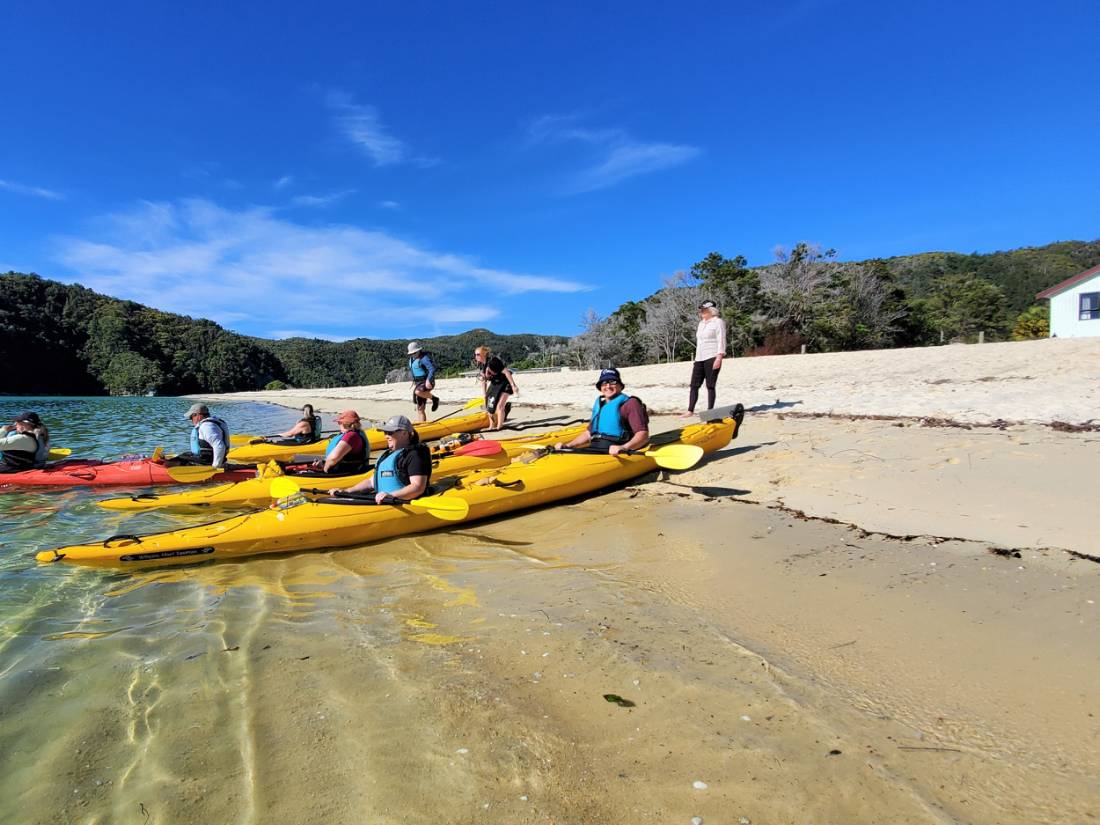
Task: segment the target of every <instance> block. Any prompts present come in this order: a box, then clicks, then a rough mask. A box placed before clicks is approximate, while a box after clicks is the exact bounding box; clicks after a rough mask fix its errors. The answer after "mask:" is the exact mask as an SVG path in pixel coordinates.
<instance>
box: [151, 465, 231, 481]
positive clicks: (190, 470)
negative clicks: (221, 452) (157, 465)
mask: <svg viewBox="0 0 1100 825" xmlns="http://www.w3.org/2000/svg"><path fill="white" fill-rule="evenodd" d="M164 471H165V472H166V473H168V475H170V476H171V477H172V480H173V481H175V482H176V483H178V484H195V483H197V482H199V481H207V480H208V479H211V478H213V477H214V476H215V475H217V474H218V473H220V472H222V469H221V468H220V467H197V466H192V465H186V464H185V465H184V466H182V467H165V468H164Z"/></svg>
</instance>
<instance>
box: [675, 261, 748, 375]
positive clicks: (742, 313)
mask: <svg viewBox="0 0 1100 825" xmlns="http://www.w3.org/2000/svg"><path fill="white" fill-rule="evenodd" d="M691 276H692V277H693V278H694V279H695V280H696V281H698V282H699V285H700V286H701V287H702V288H703V291H704V292H705V293H706V297H707V298H709V299H710V300H712V301H714V302H715V303H717V304H718V306H719V307H720V308H721V315H722V318H723V320H725V322H726V340H727V341H728V343H729V345H730V347H731V348H732V350H733V353H734V354H735V355H740V354H742V353H743V352H744V351H745V350H747V349H749V348H750V347H752V346H753V345H754V344H756V343H759V342H760V340H762V338H763V330H762V329H761V327H760V324H759V320H760V316H761V311H762V310H763V308H764V295H763V292H762V290H761V286H760V276H759V274H758V273H757V271H756V270H754V269H749V268H748V261H746V260H745V258H744V256H742V255H737V256H735V257H733V258H726V257H723V256H722V254H721V253H719V252H711V253H710V254H709V255H707V256H706V257H705V258H703V260H701V261H697V262H696V263H694V264H692V266H691Z"/></svg>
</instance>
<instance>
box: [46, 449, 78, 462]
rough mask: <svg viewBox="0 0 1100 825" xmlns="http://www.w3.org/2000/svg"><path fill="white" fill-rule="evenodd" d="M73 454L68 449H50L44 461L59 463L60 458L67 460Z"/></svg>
mask: <svg viewBox="0 0 1100 825" xmlns="http://www.w3.org/2000/svg"><path fill="white" fill-rule="evenodd" d="M72 454H73V451H72V450H70V449H69V448H68V447H50V452H49V453H48V454H47V455H46V461H59V460H60V459H62V458H68V457H69V456H71V455H72Z"/></svg>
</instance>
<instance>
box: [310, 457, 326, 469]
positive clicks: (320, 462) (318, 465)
mask: <svg viewBox="0 0 1100 825" xmlns="http://www.w3.org/2000/svg"><path fill="white" fill-rule="evenodd" d="M309 466H310V467H312V468H313V469H314V470H320V469H321V468H323V467H324V466H325V462H324V461H323V460H322V459H320V458H319V459H317V460H316V461H314V462H313V463H312V464H310V465H309Z"/></svg>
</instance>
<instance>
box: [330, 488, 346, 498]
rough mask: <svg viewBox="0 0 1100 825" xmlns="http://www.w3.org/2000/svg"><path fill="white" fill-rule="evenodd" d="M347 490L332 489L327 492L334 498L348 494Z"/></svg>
mask: <svg viewBox="0 0 1100 825" xmlns="http://www.w3.org/2000/svg"><path fill="white" fill-rule="evenodd" d="M348 489H349V488H348V487H333V488H332V489H331V490H329V492H330V493H332V494H333V495H334V496H339V495H342V494H344V493H346V492H348Z"/></svg>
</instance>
